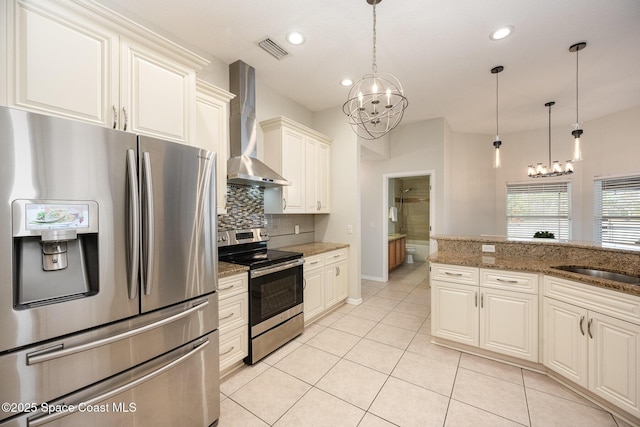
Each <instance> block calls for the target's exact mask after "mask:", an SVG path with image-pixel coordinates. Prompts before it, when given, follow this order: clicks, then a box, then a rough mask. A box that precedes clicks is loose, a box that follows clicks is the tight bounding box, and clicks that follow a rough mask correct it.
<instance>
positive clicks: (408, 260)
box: [405, 246, 416, 264]
mask: <svg viewBox="0 0 640 427" xmlns="http://www.w3.org/2000/svg"><path fill="white" fill-rule="evenodd" d="M405 250H406V252H407V258H406V259H405V262H406V263H407V264H413V254H415V253H416V248H415V246H405Z"/></svg>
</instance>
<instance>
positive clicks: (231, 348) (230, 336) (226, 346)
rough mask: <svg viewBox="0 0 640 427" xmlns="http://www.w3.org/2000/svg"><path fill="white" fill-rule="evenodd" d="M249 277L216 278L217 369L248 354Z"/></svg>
mask: <svg viewBox="0 0 640 427" xmlns="http://www.w3.org/2000/svg"><path fill="white" fill-rule="evenodd" d="M248 289H249V276H248V274H247V273H242V274H236V275H233V276H229V277H223V278H221V279H220V280H219V281H218V301H219V314H218V316H219V320H220V325H219V329H220V372H223V371H224V370H225V369H227V368H229V367H230V366H232V365H233V364H235V363H236V362H239V361H240V360H242V359H244V358H245V357H246V356H247V355H248V354H249V300H248Z"/></svg>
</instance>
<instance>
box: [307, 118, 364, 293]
mask: <svg viewBox="0 0 640 427" xmlns="http://www.w3.org/2000/svg"><path fill="white" fill-rule="evenodd" d="M310 127H311V128H313V129H315V130H317V131H318V132H321V133H323V134H325V135H329V136H331V137H332V138H333V142H332V144H331V177H330V179H331V206H330V209H331V214H330V215H316V226H315V228H316V240H317V241H326V242H336V243H348V244H349V245H350V251H349V261H350V262H349V302H352V303H355V304H358V303H360V302H361V294H360V275H361V271H360V265H361V263H360V259H361V255H360V252H361V249H360V242H361V239H360V161H359V159H360V147H359V144H358V141H357V138H356V135H355V133H353V131H352V130H351V127H350V126H349V124H348V122H347V118H346V117H345V115H344V114H343V113H342V109H340V108H334V109H329V110H325V111H321V112H318V113H315V114H314V115H313V124H312V125H311V126H310ZM348 226H351V229H352V230H353V231H352V233H349V232H348V231H347V227H348Z"/></svg>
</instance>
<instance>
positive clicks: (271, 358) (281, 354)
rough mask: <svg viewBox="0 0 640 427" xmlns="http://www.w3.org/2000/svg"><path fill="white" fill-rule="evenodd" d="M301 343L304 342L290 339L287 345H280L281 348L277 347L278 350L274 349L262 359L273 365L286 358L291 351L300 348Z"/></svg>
mask: <svg viewBox="0 0 640 427" xmlns="http://www.w3.org/2000/svg"><path fill="white" fill-rule="evenodd" d="M301 345H302V343H301V342H299V341H297V340H294V341H289V342H288V343H286V344H285V345H283V346H282V347H280V348H279V349H277V350H276V351H274V352H273V353H271V354H270V355H268V356H267V357H265V358H264V359H262V361H263V362H264V363H266V364H267V365H271V366H273V365H275V364H276V363H278V362H279V361H281V360H282V359H284V358H285V357H287V356H288V355H289V354H291V352H293V351H295V350H296V349H298V348H300V346H301Z"/></svg>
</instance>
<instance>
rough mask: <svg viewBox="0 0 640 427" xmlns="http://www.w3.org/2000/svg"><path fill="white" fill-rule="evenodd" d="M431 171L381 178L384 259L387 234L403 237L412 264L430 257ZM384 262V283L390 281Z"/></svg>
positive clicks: (431, 221)
mask: <svg viewBox="0 0 640 427" xmlns="http://www.w3.org/2000/svg"><path fill="white" fill-rule="evenodd" d="M433 179H434V177H433V171H413V172H402V173H395V174H386V175H384V176H383V180H384V183H383V187H384V189H385V197H383V205H384V206H383V212H384V213H385V220H384V221H383V224H385V226H384V227H383V247H384V250H383V256H384V258H383V259H384V260H385V261H386V260H388V256H389V251H388V239H389V237H388V236H389V234H396V233H397V234H403V235H405V236H406V246H407V247H408V248H410V250H411V255H412V257H413V259H414V261H415V262H424V261H426V259H427V257H428V256H429V254H430V252H431V250H430V246H431V245H430V237H431V233H432V231H433V227H432V224H433V213H434V211H435V210H434V200H433V188H434V187H435V186H434V182H433ZM388 267H389V266H388V264H387V263H386V262H385V268H384V269H383V274H384V280H385V281H387V280H388V278H389V268H388Z"/></svg>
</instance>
